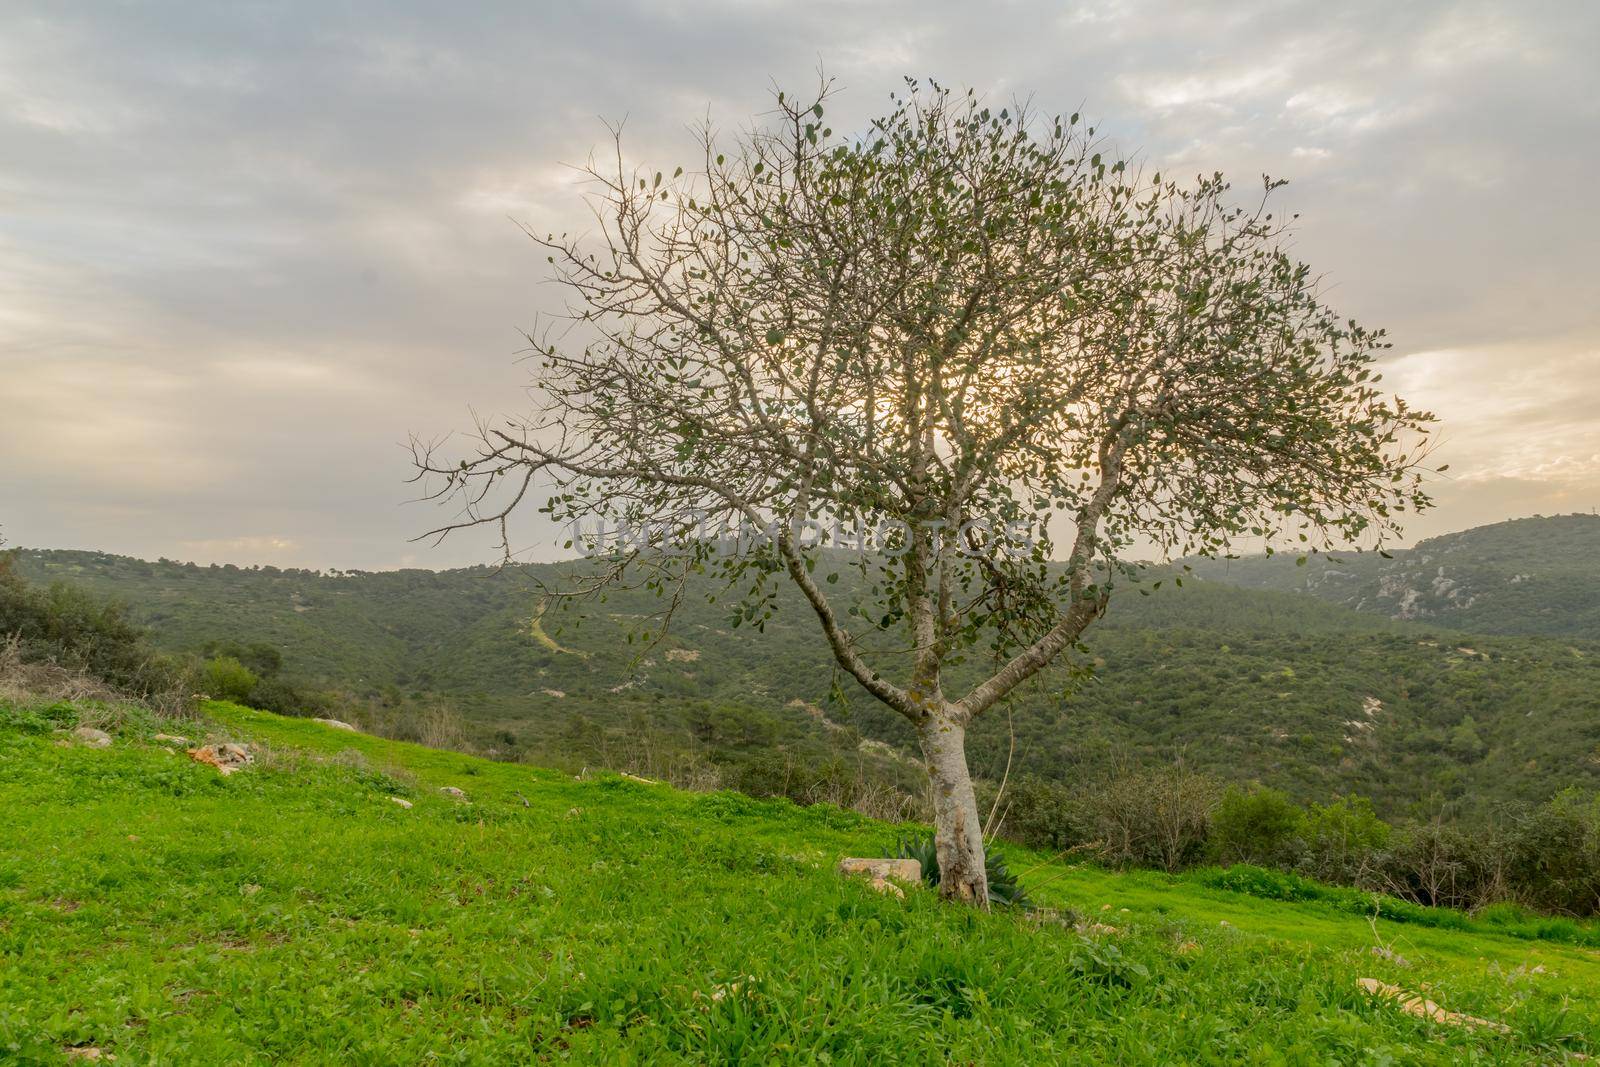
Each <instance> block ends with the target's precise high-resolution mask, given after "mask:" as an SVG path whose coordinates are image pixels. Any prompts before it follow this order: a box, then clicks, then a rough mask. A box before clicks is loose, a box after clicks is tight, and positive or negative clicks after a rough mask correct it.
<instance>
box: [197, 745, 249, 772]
mask: <svg viewBox="0 0 1600 1067" xmlns="http://www.w3.org/2000/svg"><path fill="white" fill-rule="evenodd" d="M189 758H190V759H192V760H194V761H195V762H196V763H209V764H211V766H213V767H215V768H216V769H217V773H218V774H232V773H233V772H234V771H239V770H243V769H244V768H246V767H248V766H249V765H250V764H251V763H253V762H254V761H255V757H254V756H253V755H251V753H250V747H249V746H248V745H235V744H231V743H224V744H220V745H201V746H200V747H199V748H191V749H190V750H189Z"/></svg>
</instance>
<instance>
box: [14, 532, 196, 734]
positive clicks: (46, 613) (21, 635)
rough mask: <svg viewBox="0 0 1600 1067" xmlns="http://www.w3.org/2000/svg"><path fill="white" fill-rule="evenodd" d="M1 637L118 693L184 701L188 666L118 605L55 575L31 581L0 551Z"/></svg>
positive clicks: (172, 703)
mask: <svg viewBox="0 0 1600 1067" xmlns="http://www.w3.org/2000/svg"><path fill="white" fill-rule="evenodd" d="M0 640H6V641H8V642H11V643H13V644H14V646H15V649H16V651H17V652H18V654H19V655H20V658H21V660H22V662H24V663H33V664H50V665H53V666H55V667H59V668H62V669H64V670H68V671H80V672H82V673H83V674H85V675H87V676H89V677H91V678H93V679H95V680H97V681H99V682H101V683H103V684H105V685H107V686H110V687H111V688H112V689H114V690H116V691H117V692H118V693H119V694H126V695H128V696H131V697H134V698H137V699H142V700H150V701H152V702H154V703H156V704H160V705H166V706H169V707H172V708H174V709H175V710H176V709H178V708H181V707H182V706H184V705H185V704H186V703H187V691H188V689H189V688H190V681H191V679H190V677H189V674H188V671H187V669H186V668H185V667H184V666H183V665H182V664H181V663H179V662H178V661H176V660H173V659H171V658H169V657H166V656H162V655H159V654H157V653H156V652H154V651H153V650H151V648H150V647H149V646H148V645H147V644H146V643H145V635H144V631H143V630H142V629H141V628H140V627H138V626H136V625H134V623H133V622H132V621H130V620H129V618H128V613H127V609H126V608H125V607H124V606H123V605H121V604H119V603H117V602H115V601H107V600H100V599H97V598H95V597H92V596H90V595H89V594H87V593H85V592H83V591H82V590H80V589H77V588H74V587H72V586H69V585H65V584H62V583H59V582H58V583H56V584H54V585H51V586H48V587H46V588H39V587H37V586H34V585H31V584H29V583H28V582H26V581H25V580H23V578H22V576H21V575H19V574H18V573H17V572H16V570H15V569H14V568H13V567H12V566H11V563H10V557H9V556H6V555H0Z"/></svg>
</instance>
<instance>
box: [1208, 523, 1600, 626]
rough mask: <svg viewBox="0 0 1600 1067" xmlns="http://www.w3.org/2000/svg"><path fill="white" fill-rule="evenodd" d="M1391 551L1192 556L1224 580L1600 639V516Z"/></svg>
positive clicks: (1378, 610)
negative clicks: (1299, 559) (1300, 560)
mask: <svg viewBox="0 0 1600 1067" xmlns="http://www.w3.org/2000/svg"><path fill="white" fill-rule="evenodd" d="M1390 555H1391V556H1392V557H1393V558H1392V559H1384V558H1383V557H1382V556H1379V555H1376V554H1373V553H1366V554H1358V553H1335V554H1334V556H1333V557H1331V558H1330V557H1327V556H1313V557H1311V558H1309V559H1307V561H1306V563H1305V564H1304V565H1299V566H1297V565H1296V564H1295V561H1294V559H1293V557H1292V556H1288V555H1278V556H1273V557H1271V558H1268V557H1264V556H1256V557H1251V558H1248V559H1240V560H1226V561H1192V562H1193V566H1194V567H1195V569H1196V571H1197V573H1199V574H1200V575H1201V576H1203V577H1206V578H1210V579H1213V580H1216V581H1222V582H1227V583H1229V584H1232V585H1238V586H1243V587H1245V588H1251V589H1276V590H1286V591H1291V592H1302V593H1309V594H1311V595H1313V596H1315V597H1317V598H1319V599H1321V600H1326V601H1328V602H1330V603H1334V604H1339V605H1342V606H1344V607H1349V608H1354V609H1355V610H1358V611H1364V612H1372V613H1375V614H1380V615H1386V616H1391V617H1393V618H1397V619H1419V620H1428V621H1433V622H1437V623H1438V624H1440V625H1443V626H1450V627H1453V628H1455V629H1458V630H1466V631H1470V632H1474V633H1486V634H1545V635H1553V636H1568V637H1578V638H1585V639H1589V640H1596V639H1600V516H1595V515H1557V516H1553V517H1537V518H1530V519H1513V520H1511V521H1509V522H1500V523H1495V524H1494V525H1492V526H1479V527H1477V528H1475V529H1471V530H1465V531H1462V532H1461V533H1453V534H1447V535H1445V536H1443V537H1434V538H1430V539H1428V540H1426V541H1422V542H1419V543H1418V545H1417V546H1416V547H1415V548H1413V549H1402V550H1396V551H1393V552H1391V553H1390Z"/></svg>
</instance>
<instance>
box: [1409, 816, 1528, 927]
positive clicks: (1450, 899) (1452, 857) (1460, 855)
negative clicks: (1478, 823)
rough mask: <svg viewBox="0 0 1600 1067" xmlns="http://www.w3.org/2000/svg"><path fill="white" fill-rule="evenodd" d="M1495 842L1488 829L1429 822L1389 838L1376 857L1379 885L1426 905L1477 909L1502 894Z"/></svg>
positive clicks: (1500, 862) (1499, 848) (1500, 854)
mask: <svg viewBox="0 0 1600 1067" xmlns="http://www.w3.org/2000/svg"><path fill="white" fill-rule="evenodd" d="M1503 861H1504V856H1503V852H1502V845H1501V843H1500V842H1499V841H1498V840H1496V838H1495V836H1494V835H1493V833H1492V832H1490V831H1489V830H1486V829H1485V830H1477V831H1469V830H1466V829H1463V828H1461V827H1459V826H1454V825H1452V824H1449V823H1446V822H1443V821H1442V820H1438V819H1435V820H1432V821H1429V822H1422V823H1411V824H1409V825H1406V826H1403V827H1401V829H1400V830H1399V831H1398V832H1397V833H1395V834H1394V835H1393V839H1392V841H1391V842H1390V845H1389V847H1388V849H1386V850H1385V851H1384V853H1383V854H1382V855H1381V857H1380V858H1379V862H1380V864H1381V871H1382V874H1381V877H1382V881H1383V887H1384V888H1385V889H1387V890H1388V891H1389V892H1391V893H1393V894H1394V895H1395V896H1397V897H1400V898H1402V899H1404V900H1410V901H1415V902H1416V903H1418V904H1424V905H1428V906H1431V907H1442V908H1466V909H1471V908H1477V907H1482V906H1483V905H1485V904H1491V903H1493V902H1494V901H1496V900H1498V899H1500V898H1501V897H1502V896H1504V893H1505V879H1504V877H1503Z"/></svg>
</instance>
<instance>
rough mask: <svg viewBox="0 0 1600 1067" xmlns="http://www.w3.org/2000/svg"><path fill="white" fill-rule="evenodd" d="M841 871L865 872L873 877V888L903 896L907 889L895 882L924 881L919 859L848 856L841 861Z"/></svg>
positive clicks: (916, 882)
mask: <svg viewBox="0 0 1600 1067" xmlns="http://www.w3.org/2000/svg"><path fill="white" fill-rule="evenodd" d="M839 873H840V874H844V875H851V874H864V875H866V876H867V877H868V878H870V879H872V888H874V889H876V890H877V891H878V892H880V893H890V894H892V895H894V896H897V897H903V896H905V895H906V894H905V890H903V889H901V888H900V887H899V886H897V885H895V884H894V883H895V882H906V883H908V884H910V885H917V884H919V883H920V882H921V881H922V864H921V863H920V862H918V861H917V860H908V859H868V858H863V857H860V856H847V857H845V858H844V859H842V860H840V861H839ZM890 879H893V881H890Z"/></svg>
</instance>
